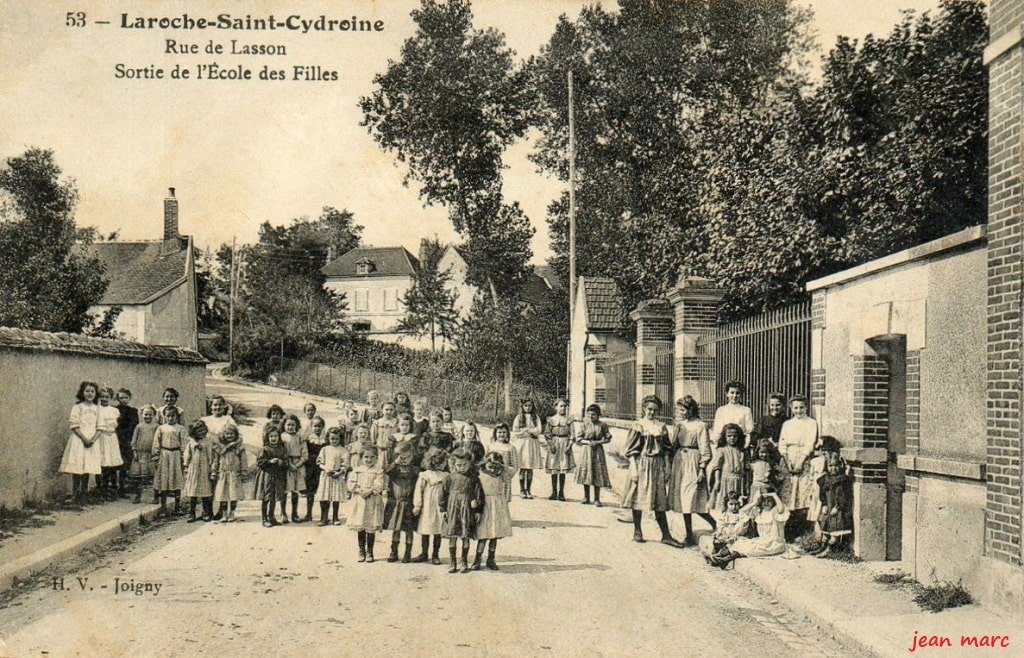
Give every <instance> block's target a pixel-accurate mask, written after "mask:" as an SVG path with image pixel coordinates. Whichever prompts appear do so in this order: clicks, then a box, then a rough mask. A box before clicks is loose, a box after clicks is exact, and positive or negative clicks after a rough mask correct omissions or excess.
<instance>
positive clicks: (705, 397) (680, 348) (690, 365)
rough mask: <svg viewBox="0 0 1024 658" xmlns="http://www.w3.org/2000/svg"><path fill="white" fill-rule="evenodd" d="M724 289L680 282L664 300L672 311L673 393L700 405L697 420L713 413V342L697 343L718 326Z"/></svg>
mask: <svg viewBox="0 0 1024 658" xmlns="http://www.w3.org/2000/svg"><path fill="white" fill-rule="evenodd" d="M724 296H725V290H724V289H722V288H719V287H717V286H716V285H715V282H714V281H712V280H711V279H704V278H700V277H687V278H683V279H680V280H679V282H678V283H677V284H676V287H675V288H671V289H670V290H669V291H668V292H667V293H665V297H666V298H667V299H668V301H669V302H670V303H671V304H672V306H673V307H674V312H675V369H676V373H675V394H676V397H677V398H678V397H682V396H684V395H692V396H693V399H695V400H696V401H697V402H698V403H699V404H700V415H701V418H703V419H705V420H706V421H708V422H711V419H712V418H713V417H714V413H715V348H714V343H712V344H711V345H709V346H702V347H700V348H698V346H697V341H698V340H699V339H700V338H701V337H702V336H704V335H705V334H708V333H710V332H712V331H714V330H715V327H717V326H718V306H719V305H720V304H721V303H722V297H724Z"/></svg>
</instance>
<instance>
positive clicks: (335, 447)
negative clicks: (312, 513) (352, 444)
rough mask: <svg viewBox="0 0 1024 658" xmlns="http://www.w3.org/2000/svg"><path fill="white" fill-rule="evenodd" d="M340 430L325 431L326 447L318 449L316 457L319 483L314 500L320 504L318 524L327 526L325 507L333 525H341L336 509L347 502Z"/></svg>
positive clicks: (344, 452) (344, 458)
mask: <svg viewBox="0 0 1024 658" xmlns="http://www.w3.org/2000/svg"><path fill="white" fill-rule="evenodd" d="M341 434H342V432H341V428H338V427H332V428H331V429H329V430H327V443H328V444H327V445H326V446H324V447H323V448H321V449H320V452H319V453H318V454H317V456H316V465H317V468H319V469H320V481H319V482H318V483H317V489H316V500H317V501H318V502H319V503H320V523H319V525H322V526H325V525H327V507H328V505H330V507H331V513H332V517H333V522H334V525H341V520H340V519H339V518H338V507H339V506H340V505H341V503H343V502H345V501H346V500H348V491H347V489H346V488H345V475H346V474H347V473H348V460H349V455H348V450H346V449H345V448H344V447H343V446H342V445H341V441H342V437H341Z"/></svg>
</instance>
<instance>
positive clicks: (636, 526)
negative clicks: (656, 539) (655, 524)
mask: <svg viewBox="0 0 1024 658" xmlns="http://www.w3.org/2000/svg"><path fill="white" fill-rule="evenodd" d="M643 514H644V513H643V512H641V511H640V510H633V541H635V542H637V543H638V544H642V543H643V541H644V533H643V531H642V530H641V529H640V520H641V519H642V518H643Z"/></svg>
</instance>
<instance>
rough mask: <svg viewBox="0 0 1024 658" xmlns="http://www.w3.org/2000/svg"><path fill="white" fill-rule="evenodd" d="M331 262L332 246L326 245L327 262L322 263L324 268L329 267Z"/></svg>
mask: <svg viewBox="0 0 1024 658" xmlns="http://www.w3.org/2000/svg"><path fill="white" fill-rule="evenodd" d="M332 262H334V245H328V246H327V261H326V262H325V263H324V265H325V266H326V265H330V264H331V263H332Z"/></svg>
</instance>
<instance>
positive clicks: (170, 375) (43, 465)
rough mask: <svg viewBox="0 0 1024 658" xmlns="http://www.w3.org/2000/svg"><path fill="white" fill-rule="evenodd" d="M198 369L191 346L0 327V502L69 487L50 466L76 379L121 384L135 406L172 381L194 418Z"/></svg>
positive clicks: (64, 433)
mask: <svg viewBox="0 0 1024 658" xmlns="http://www.w3.org/2000/svg"><path fill="white" fill-rule="evenodd" d="M205 371H206V368H205V359H203V357H202V356H201V355H200V354H199V353H198V352H193V351H191V350H185V349H174V348H158V347H150V346H146V345H140V344H137V343H128V342H124V341H114V340H104V339H96V338H86V337H83V336H77V335H69V334H51V333H46V332H41V331H22V330H14V329H7V328H2V327H0V372H2V373H3V378H4V394H3V395H2V396H0V417H3V418H4V423H3V429H2V431H0V451H2V454H3V459H0V505H2V506H5V507H18V506H20V505H22V504H23V503H24V502H25V501H30V500H40V499H43V498H46V497H48V496H57V497H61V496H63V494H64V493H66V492H67V491H68V490H69V489H70V477H69V476H66V475H61V474H58V473H57V468H58V467H59V465H60V460H61V456H62V455H63V453H64V446H65V444H66V443H67V440H68V436H69V431H68V414H69V413H70V411H71V407H72V405H74V403H75V393H76V392H77V391H78V385H79V383H80V382H82V381H94V382H96V383H98V384H99V385H100V386H110V387H112V388H114V389H115V390H116V389H118V388H127V389H129V390H131V391H132V394H133V399H132V404H133V406H138V407H141V406H142V405H144V404H147V403H150V404H157V403H161V399H162V397H163V391H164V388H166V387H173V388H176V389H177V390H178V392H179V393H180V394H181V397H180V399H179V402H178V404H179V405H180V406H182V407H184V409H185V415H186V418H187V419H195V418H198V417H200V416H201V415H203V414H204V413H205V400H206V392H205V385H204V378H205ZM161 404H162V403H161Z"/></svg>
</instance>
